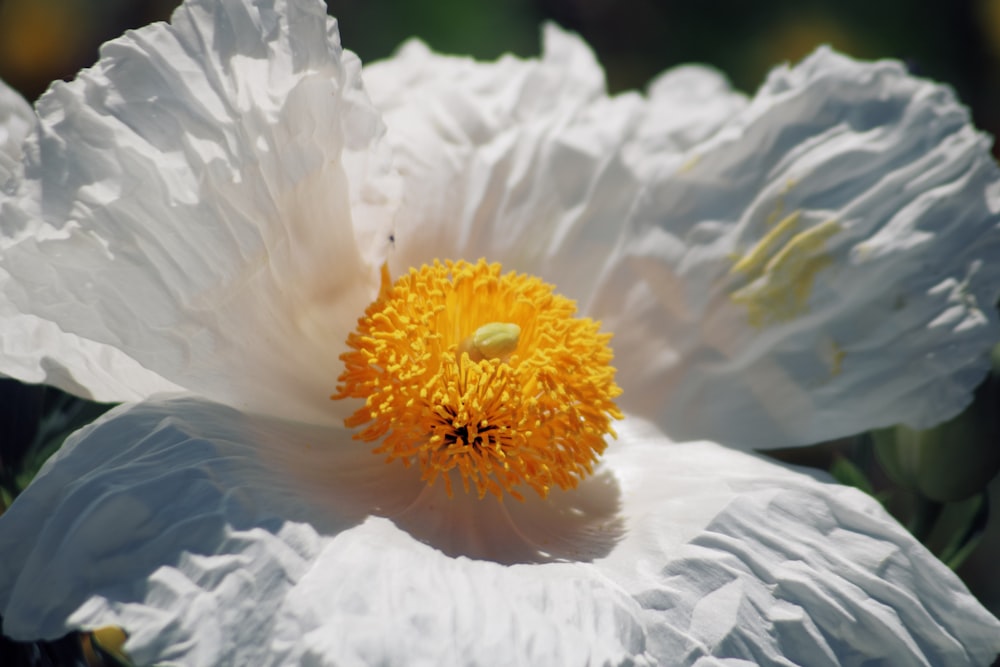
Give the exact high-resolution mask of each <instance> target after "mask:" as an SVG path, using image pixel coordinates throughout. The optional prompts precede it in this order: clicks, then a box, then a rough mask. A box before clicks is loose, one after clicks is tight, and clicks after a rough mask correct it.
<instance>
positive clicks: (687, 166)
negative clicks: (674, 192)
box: [678, 153, 701, 174]
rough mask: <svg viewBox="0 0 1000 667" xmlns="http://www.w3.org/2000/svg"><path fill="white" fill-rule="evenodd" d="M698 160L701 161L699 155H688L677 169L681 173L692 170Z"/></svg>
mask: <svg viewBox="0 0 1000 667" xmlns="http://www.w3.org/2000/svg"><path fill="white" fill-rule="evenodd" d="M699 162H701V155H699V154H698V153H695V154H694V155H692V156H691V157H689V158H688V159H687V160H685V161H684V164H682V165H681V166H680V169H679V170H678V171H679V172H680V173H682V174H685V173H687V172H689V171H691V170H693V169H694V168H695V167H697V166H698V163H699Z"/></svg>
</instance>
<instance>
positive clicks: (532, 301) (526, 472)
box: [332, 260, 621, 499]
mask: <svg viewBox="0 0 1000 667" xmlns="http://www.w3.org/2000/svg"><path fill="white" fill-rule="evenodd" d="M575 314H576V306H575V304H574V303H573V302H572V301H571V300H569V299H567V298H565V297H562V296H559V295H558V294H553V292H552V287H551V286H550V285H546V284H545V283H543V282H542V281H541V280H539V279H538V278H535V277H532V276H527V275H523V274H516V273H507V274H503V275H501V268H500V265H499V264H487V263H486V261H485V260H479V262H477V263H476V264H470V263H467V262H461V261H460V262H450V261H449V262H445V263H443V264H442V263H440V262H435V263H434V265H433V266H426V265H425V266H422V267H421V268H419V269H411V270H410V272H409V273H408V274H406V275H404V276H402V277H401V278H399V279H398V280H397V281H396V282H395V283H394V284H391V285H390V284H389V277H388V271H387V270H385V269H383V286H382V290H381V293H380V294H379V297H378V299H377V300H376V301H375V302H374V303H373V304H372V305H371V306H369V307H368V309H367V310H366V311H365V316H364V317H362V318H361V319H360V320H358V328H357V330H356V331H355V332H354V333H352V334H351V335H350V336H349V337H348V339H347V344H348V346H349V347H350V348H351V349H350V351H348V352H347V353H345V354H344V355H342V357H341V359H343V361H344V364H345V370H344V372H343V373H342V374H341V376H340V378H339V384H338V387H337V394H335V395H334V396H333V397H332V398H333V399H335V400H337V399H343V398H360V399H364V401H365V404H364V406H363V407H361V408H360V409H359V410H358V411H357V412H355V413H354V415H352V416H351V417H349V418H348V419H347V420H345V424H346V425H347V426H348V427H349V428H355V427H360V426H363V427H364V428H363V429H362V430H361V431H359V432H358V433H356V434H355V435H354V437H355V439H358V440H363V441H366V442H375V441H379V440H380V441H381V442H380V444H379V445H378V446H377V447H376V448H375V450H374V451H375V453H377V454H384V455H386V461H387V462H390V461H394V460H396V459H399V460H401V461H402V462H403V463H404V464H406V465H411V464H413V463H416V464H418V465H419V466H420V469H421V471H422V478H423V479H424V480H425V481H426V482H428V483H429V484H433V483H434V482H435V480H437V478H438V477H441V478H442V479H443V480H444V484H445V488H446V490H447V492H448V494H449V495H451V493H452V484H451V477H452V471H458V473H459V475H460V476H461V479H462V485H463V487H464V488H465V491H466V492H469V491H470V490H471V489H472V488H473V487H474V488H475V490H476V493H477V494H478V496H479V497H480V498H482V497H484V496H485V495H486V494H487V493H491V494H493V495H495V496H496V497H497V498H502V496H503V492H504V491H507V492H508V493H510V494H511V496H513V497H515V498H518V499H522V495H521V494H520V493H519V492H518V490H517V487H521V486H523V485H527V486H529V487H531V488H532V489H534V490H535V491H536V492H537V493H538V494H539V495H541V496H543V497H544V496H545V495H546V494H547V493H548V491H549V489H551V488H552V487H553V486H558V487H560V488H563V489H568V488H573V487H575V486H576V485H577V484H578V483H579V481H580V479H581V478H583V477H584V476H586V475H587V474H589V473H591V472H592V471H593V466H594V463H595V462H596V460H597V457H598V456H599V455H600V454H601V452H603V451H604V448H605V442H604V436H605V435H608V434H610V435H612V436H613V435H614V432H613V430H612V429H611V421H612V420H613V419H620V418H621V413H620V412H619V411H618V409H617V407H615V403H614V398H615V397H616V396H618V395H619V394H620V393H621V390H620V389H619V388H618V386H617V385H616V384H615V381H614V372H615V371H614V368H612V367H611V366H610V363H611V359H612V352H611V348H610V347H609V346H608V343H609V342H610V340H611V336H610V334H602V333H599V327H600V323H599V322H594V321H593V320H590V319H583V318H576V317H574V315H575Z"/></svg>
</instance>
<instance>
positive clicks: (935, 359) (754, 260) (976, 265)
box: [587, 49, 1000, 447]
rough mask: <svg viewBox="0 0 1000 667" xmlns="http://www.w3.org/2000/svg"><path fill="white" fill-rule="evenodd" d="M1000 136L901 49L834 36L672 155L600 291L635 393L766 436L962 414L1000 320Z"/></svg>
mask: <svg viewBox="0 0 1000 667" xmlns="http://www.w3.org/2000/svg"><path fill="white" fill-rule="evenodd" d="M989 146H990V139H989V138H988V137H986V136H984V135H982V134H980V133H978V132H976V131H975V130H974V129H973V128H972V127H971V126H970V124H969V116H968V112H967V111H966V110H965V109H964V108H963V107H961V106H960V105H959V104H958V103H957V102H956V101H955V99H954V96H953V94H952V92H951V90H950V89H948V88H945V87H942V86H938V85H935V84H933V83H930V82H927V81H923V80H919V79H915V78H912V77H910V76H908V75H907V74H906V72H905V70H904V69H903V66H902V65H901V64H899V63H895V62H876V63H858V62H854V61H852V60H850V59H848V58H845V57H843V56H840V55H837V54H835V53H833V52H831V51H829V50H827V49H821V50H820V51H818V52H817V53H816V54H814V55H813V56H811V57H810V58H808V59H807V60H806V61H805V62H803V63H802V64H801V65H799V66H797V67H795V68H792V69H788V68H781V69H778V70H776V71H774V72H773V73H772V74H771V76H770V77H769V78H768V80H767V82H766V83H765V85H764V86H763V88H762V89H761V91H760V92H759V93H758V94H757V96H756V97H755V98H754V100H753V101H752V102H751V104H750V105H749V106H748V107H747V108H746V109H745V110H744V111H743V112H741V113H740V114H738V115H737V116H736V117H735V118H734V119H733V120H732V122H731V123H730V124H729V125H727V126H726V127H724V128H722V129H721V130H720V131H718V132H717V133H715V134H713V135H712V136H711V137H710V138H709V139H707V140H706V141H705V142H703V143H701V144H699V145H696V146H694V147H693V148H691V149H690V151H688V153H687V154H685V156H684V158H685V159H684V160H683V161H682V162H681V163H680V164H678V161H677V160H676V156H671V155H668V156H666V158H665V159H664V162H663V167H662V170H661V172H660V173H659V174H658V175H655V176H650V186H649V189H648V191H647V192H646V193H645V195H644V199H643V202H642V203H641V204H640V205H639V207H638V210H637V211H636V212H635V215H634V216H633V217H632V220H633V221H635V222H634V223H631V224H633V227H632V229H630V230H629V231H628V232H627V233H626V234H625V235H624V239H625V240H624V241H623V243H622V247H621V252H620V254H618V255H616V256H613V257H612V260H611V262H610V263H609V265H608V266H607V267H606V269H605V271H604V274H603V277H602V278H601V280H600V287H599V293H598V294H597V296H596V297H595V299H594V300H593V301H592V302H590V303H588V304H587V306H588V308H587V310H588V312H589V313H590V314H592V315H594V316H596V317H599V318H601V319H602V320H603V321H604V323H605V327H606V328H607V329H609V330H611V331H613V332H614V333H615V341H614V345H615V349H616V352H617V358H616V366H617V367H618V370H619V376H618V377H619V383H620V384H621V385H622V388H623V389H624V395H623V396H622V399H621V405H622V407H623V408H624V409H625V410H626V411H632V412H634V413H638V414H644V415H648V416H651V417H653V418H655V419H656V420H657V421H658V422H659V423H660V424H661V426H662V428H664V429H665V430H666V431H667V433H669V434H670V435H671V436H672V437H675V438H677V439H680V440H686V439H693V438H708V439H712V440H715V441H719V442H722V443H725V444H736V445H740V446H750V447H780V446H788V445H796V444H805V443H812V442H816V441H819V440H824V439H829V438H834V437H838V436H842V435H846V434H851V433H856V432H859V431H862V430H865V429H869V428H872V427H879V426H886V425H889V424H894V423H899V422H903V423H907V424H910V425H911V426H914V427H923V426H927V425H930V424H933V423H936V422H938V421H941V420H943V419H946V418H948V417H950V416H952V415H954V414H955V413H956V412H957V411H958V410H960V409H961V408H962V407H963V406H964V405H965V404H966V403H967V402H968V400H969V398H970V394H971V389H972V388H973V387H974V386H975V384H976V383H977V382H978V381H979V379H980V378H981V377H982V375H983V373H984V371H985V370H986V368H987V367H988V358H987V355H988V352H989V349H990V347H991V346H992V343H993V342H994V341H995V340H996V339H997V336H998V331H997V324H996V316H995V313H994V307H993V304H994V303H995V301H996V296H997V285H998V284H1000V263H997V262H996V261H995V258H996V256H997V254H998V253H1000V231H998V220H1000V217H998V210H1000V177H998V176H1000V172H998V169H997V167H996V165H995V164H994V162H993V159H992V158H991V156H990V153H989ZM649 159H652V158H649ZM643 170H644V173H645V174H646V175H647V176H649V175H650V174H651V173H652V166H651V164H650V163H649V162H648V160H647V162H646V163H645V164H644V166H643Z"/></svg>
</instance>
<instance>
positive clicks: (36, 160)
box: [2, 0, 389, 421]
mask: <svg viewBox="0 0 1000 667" xmlns="http://www.w3.org/2000/svg"><path fill="white" fill-rule="evenodd" d="M37 109H38V114H39V117H40V127H39V129H38V131H37V133H36V135H35V136H34V137H33V138H32V139H30V140H29V142H28V144H27V145H26V154H27V163H26V167H25V182H24V184H23V186H22V189H21V192H20V193H19V199H18V202H16V203H17V204H18V205H19V206H20V208H21V209H22V211H21V213H22V215H21V217H19V218H5V219H4V228H3V232H4V235H5V238H6V242H7V243H8V244H9V245H10V247H9V248H7V249H5V251H4V254H3V258H2V268H3V269H4V270H6V271H7V272H9V273H10V275H11V276H12V277H13V278H14V280H12V281H8V284H7V286H6V287H5V293H6V295H7V297H8V298H9V299H10V300H12V301H13V302H14V303H15V304H16V306H17V307H18V309H19V310H20V311H21V312H25V313H28V314H32V315H35V316H38V317H40V318H43V319H47V320H49V321H51V322H54V323H56V324H57V325H58V326H59V327H60V328H62V329H63V330H65V331H67V332H71V333H74V334H77V335H79V336H81V337H84V338H87V339H90V340H93V341H96V342H99V343H103V344H107V345H111V346H114V347H116V348H118V349H120V350H121V351H122V352H124V353H125V354H127V355H128V356H129V357H131V358H132V359H135V360H136V361H137V362H138V363H140V364H142V365H143V366H144V367H146V368H149V369H150V370H151V371H154V372H156V373H158V374H160V375H162V376H163V377H164V378H166V379H167V380H169V381H170V382H173V383H174V384H176V385H179V386H182V387H184V388H186V389H189V390H191V391H194V392H197V393H200V394H203V395H206V396H209V397H211V398H213V399H214V400H218V401H221V402H225V403H228V404H230V405H234V406H238V407H240V408H247V409H253V410H257V411H261V412H266V413H271V414H279V415H286V416H290V417H296V416H297V417H308V418H310V419H312V420H313V421H321V420H323V419H338V417H337V416H336V415H331V412H334V411H332V410H331V406H330V404H329V401H328V400H327V398H328V396H329V394H330V392H331V391H332V390H333V388H334V386H335V380H336V375H337V370H336V369H337V368H338V360H337V356H338V354H339V353H340V352H341V351H342V349H343V347H344V340H345V339H346V336H347V333H348V331H350V329H351V328H353V326H354V323H355V321H356V319H357V317H358V315H359V314H360V313H361V312H363V310H364V307H365V306H366V305H367V304H368V303H369V302H370V300H371V298H372V296H373V295H374V293H375V290H376V289H377V284H378V267H379V265H380V264H381V263H382V261H383V256H384V252H385V250H386V246H387V244H388V237H389V230H388V229H385V230H381V231H379V230H376V229H374V228H373V226H372V224H371V222H370V221H366V222H365V224H364V225H363V226H359V227H358V228H357V229H356V228H355V226H354V222H353V220H352V215H351V206H352V202H351V201H350V200H351V197H352V196H353V197H362V196H366V191H365V189H364V188H362V187H360V186H359V184H358V183H353V184H352V183H350V182H349V180H348V175H347V174H346V173H345V170H344V168H343V164H342V157H343V156H344V155H347V154H351V153H355V152H364V151H366V150H368V149H369V147H370V146H371V145H372V144H373V142H374V141H375V140H376V139H377V137H378V135H379V133H380V132H381V125H380V121H379V118H378V115H377V113H376V112H375V110H374V109H373V108H372V107H371V105H370V103H369V102H368V100H367V97H366V96H365V95H364V93H363V91H362V90H361V85H360V63H359V61H358V60H357V58H356V57H355V56H354V55H353V54H350V53H349V52H345V51H343V50H342V49H341V47H340V43H339V37H338V34H337V28H336V24H335V23H334V22H333V21H332V19H328V17H327V16H326V11H325V7H324V5H323V4H322V3H321V2H319V0H222V1H221V2H220V1H216V0H190V1H189V2H186V3H185V4H183V5H182V6H181V7H180V8H179V9H178V10H177V11H176V13H175V14H174V16H173V19H172V23H170V24H154V25H151V26H148V27H146V28H143V29H141V30H137V31H135V32H131V33H129V34H128V35H126V36H125V37H123V38H121V39H118V40H115V41H113V42H110V43H108V44H106V45H105V46H104V47H103V49H102V51H101V59H100V60H99V62H98V63H97V65H96V66H95V67H93V68H91V69H89V70H85V71H83V72H81V73H80V75H79V76H78V77H77V79H76V80H74V81H73V82H70V83H68V84H63V83H56V84H55V85H53V87H52V88H51V89H50V90H49V91H48V92H47V93H46V94H45V95H44V96H43V97H42V99H41V100H40V101H39V103H38V106H37ZM373 165H375V166H376V167H377V166H378V165H377V164H376V163H373ZM354 176H356V175H354ZM367 194H371V193H367Z"/></svg>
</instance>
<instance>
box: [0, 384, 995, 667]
mask: <svg viewBox="0 0 1000 667" xmlns="http://www.w3.org/2000/svg"><path fill="white" fill-rule="evenodd" d="M346 438H347V434H346V433H344V432H342V431H337V430H324V429H322V428H315V427H304V426H301V425H294V424H291V423H289V422H283V421H277V420H271V421H269V420H265V419H261V418H251V417H248V416H246V415H241V414H239V413H237V412H235V411H233V410H230V409H228V408H224V407H221V406H218V405H213V404H208V403H205V402H201V401H195V400H190V399H178V400H173V401H164V402H159V403H146V404H143V405H141V406H138V407H133V408H127V409H120V410H117V411H115V412H114V413H112V414H111V415H110V416H109V417H107V418H106V419H104V420H102V421H101V422H100V423H98V424H97V425H95V426H92V427H90V428H88V429H86V430H84V431H82V432H80V434H78V435H77V436H75V437H74V438H72V439H71V440H70V441H69V442H68V443H67V444H66V446H65V447H64V448H63V449H62V450H61V451H60V452H59V453H58V454H57V456H56V457H55V458H54V459H53V460H52V461H51V462H50V463H49V464H47V466H46V467H45V469H44V470H43V471H42V473H41V474H40V475H39V477H38V478H37V479H36V480H35V482H33V484H32V485H31V486H30V487H29V488H28V490H27V491H26V492H25V493H24V494H23V495H22V496H21V497H19V498H18V499H17V501H16V502H15V503H14V505H13V506H12V507H11V508H10V509H9V510H8V512H7V513H6V514H4V515H3V516H2V517H0V550H2V551H3V553H4V559H3V560H2V561H0V612H2V614H3V617H4V628H5V631H6V632H8V633H9V634H11V635H12V636H14V637H21V638H29V637H37V636H40V635H41V636H55V635H59V634H61V633H62V632H64V631H65V629H66V628H67V627H93V626H99V625H105V624H109V623H114V624H119V625H123V626H124V627H125V628H126V629H127V630H128V631H129V633H130V639H129V642H128V644H127V645H126V649H127V650H128V651H130V652H131V654H132V656H133V658H134V659H135V660H136V661H137V662H138V663H141V664H148V663H153V662H167V661H169V662H174V663H177V664H185V665H215V664H279V663H280V664H315V665H326V664H351V663H363V664H373V663H375V664H377V663H383V664H396V663H404V662H405V663H407V664H414V663H427V664H432V663H433V664H472V663H490V664H603V663H611V664H621V663H622V662H626V661H631V662H632V663H633V664H640V665H641V664H647V665H651V664H682V665H694V664H698V665H709V664H727V663H726V662H725V661H726V660H729V661H732V660H737V659H744V660H748V661H753V662H756V663H758V664H779V665H780V664H792V663H793V662H800V663H801V662H803V661H804V662H807V663H809V664H824V663H823V661H824V660H825V661H826V662H827V663H828V664H846V665H850V664H861V663H862V662H863V661H864V660H870V661H878V660H879V659H891V660H892V661H893V664H902V665H909V664H913V665H920V664H948V665H966V664H968V665H974V664H983V663H984V662H987V661H988V659H989V658H990V657H992V655H993V654H994V653H995V652H996V651H997V650H998V649H1000V639H998V638H1000V623H998V622H997V621H996V620H995V619H993V618H992V617H991V616H989V614H987V613H986V612H985V611H984V610H983V609H982V608H981V607H980V606H979V605H978V603H976V602H975V601H974V599H973V598H972V597H971V596H970V595H969V594H968V593H967V592H966V591H965V590H964V588H963V586H962V584H961V583H960V582H959V580H958V579H957V578H956V577H955V576H954V574H952V573H951V572H950V571H948V570H947V569H946V568H945V567H944V566H943V565H941V564H940V563H939V562H937V561H936V560H935V559H934V558H933V557H932V556H931V555H930V554H929V553H927V552H926V551H924V550H923V548H922V547H921V546H920V545H918V544H917V543H916V542H914V541H913V539H912V538H910V537H909V536H908V535H907V533H906V532H905V531H904V530H903V529H902V528H900V527H899V526H898V525H897V524H895V523H894V522H893V521H892V520H891V519H889V518H888V517H887V516H886V515H885V514H884V512H883V511H882V510H881V508H880V507H879V506H878V504H877V503H876V502H875V501H873V500H872V499H870V498H868V497H866V496H864V495H862V494H860V493H858V492H856V491H852V490H849V489H845V488H843V487H839V486H837V485H834V484H831V483H828V482H825V481H823V480H820V479H816V478H814V477H811V476H809V475H805V474H802V473H798V472H794V471H792V470H790V469H788V468H786V467H783V466H779V465H776V464H773V463H769V462H766V461H764V460H762V459H759V458H756V457H753V456H749V455H746V454H741V453H738V452H734V451H732V450H728V449H725V448H722V447H719V446H716V445H712V444H709V443H692V444H685V445H675V446H672V443H670V442H669V441H666V440H665V439H664V438H663V436H661V435H660V434H659V433H658V431H657V430H656V429H655V427H652V426H650V425H648V424H645V423H641V422H638V421H635V420H632V419H627V420H626V421H625V422H624V423H623V425H622V429H621V437H620V440H619V442H618V443H617V444H615V445H613V446H612V448H611V449H610V450H609V453H608V455H607V457H606V460H605V462H604V464H603V467H602V470H601V471H599V473H598V476H599V477H600V476H601V475H603V476H604V477H605V479H604V481H602V482H601V483H600V484H597V485H595V486H586V485H585V486H584V487H582V488H581V489H579V490H577V491H573V492H567V493H566V494H565V498H553V502H554V505H555V507H557V508H559V507H561V508H562V511H561V512H560V511H556V512H550V513H549V514H548V516H544V515H539V513H538V512H537V511H536V510H538V509H539V508H542V505H536V506H535V507H530V506H521V505H519V504H517V503H514V504H512V505H511V506H510V507H506V506H505V505H501V504H499V503H497V502H496V501H495V500H493V499H488V500H487V501H486V502H480V501H477V500H473V499H472V498H470V497H468V496H462V495H458V496H456V497H455V498H453V499H452V500H450V501H449V500H446V499H443V498H441V497H439V496H435V495H434V494H433V493H430V494H427V493H425V492H422V491H421V488H422V485H420V484H419V483H414V482H416V473H415V471H413V470H411V469H406V468H403V467H401V466H385V465H383V464H382V462H381V461H380V459H379V458H378V457H372V456H371V455H370V454H368V453H367V451H366V450H365V448H364V447H362V446H360V445H359V446H356V447H354V446H348V445H347V444H346V443H345V442H343V441H344V440H345V439H346ZM321 480H323V481H325V491H322V492H321V491H320V489H319V488H318V487H317V483H319V482H320V481H321ZM609 487H610V488H609ZM574 496H575V497H574ZM567 498H570V500H567ZM609 499H610V500H611V501H612V502H610V503H609V502H608V501H609ZM538 502H541V501H538ZM544 511H547V510H545V509H544V508H543V512H544ZM609 512H610V514H609ZM503 514H506V515H507V518H506V520H505V521H497V520H496V519H498V518H500V517H501V516H502V515H503ZM435 516H436V518H435ZM420 517H422V518H423V519H424V521H421V520H418V518H420ZM581 517H583V519H584V520H586V519H588V518H589V519H591V520H592V521H591V523H590V525H589V528H588V529H587V530H584V531H580V532H579V533H578V535H579V540H580V541H581V547H582V555H578V556H576V557H573V556H572V555H570V553H569V551H568V550H567V548H568V547H569V546H570V544H569V542H570V541H571V540H572V537H571V534H572V533H573V531H572V530H565V527H566V526H567V525H572V524H573V523H574V522H577V523H578V522H580V521H581ZM610 519H617V521H611V520H610ZM532 521H534V523H532ZM602 526H603V528H602ZM428 527H431V528H430V529H429V530H424V529H427V528H428ZM560 530H562V531H563V534H562V536H561V537H558V538H557V539H556V541H559V540H563V541H564V543H563V544H561V545H558V544H557V545H556V548H558V549H561V552H560V557H558V558H554V559H553V558H547V559H546V558H543V557H541V556H543V555H542V554H540V553H536V554H535V555H533V556H532V555H529V554H527V552H522V553H521V554H520V556H521V557H522V558H520V559H519V560H518V559H517V558H516V557H515V558H514V559H512V558H511V556H512V555H515V554H512V552H510V551H509V547H508V546H507V543H508V542H510V541H514V542H516V541H522V542H525V541H526V540H525V538H526V536H527V537H529V538H530V540H527V541H534V542H536V544H537V545H542V544H543V542H544V541H545V539H546V535H558V534H559V531H560ZM421 531H423V532H421ZM449 540H450V544H449V543H448V542H449ZM599 544H602V546H598V545H599ZM442 547H443V548H444V549H445V550H442ZM474 552H475V556H474V557H471V558H470V557H469V555H467V554H472V553H474ZM716 658H717V659H716ZM838 661H839V663H838ZM728 664H734V663H732V662H729V663H728Z"/></svg>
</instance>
